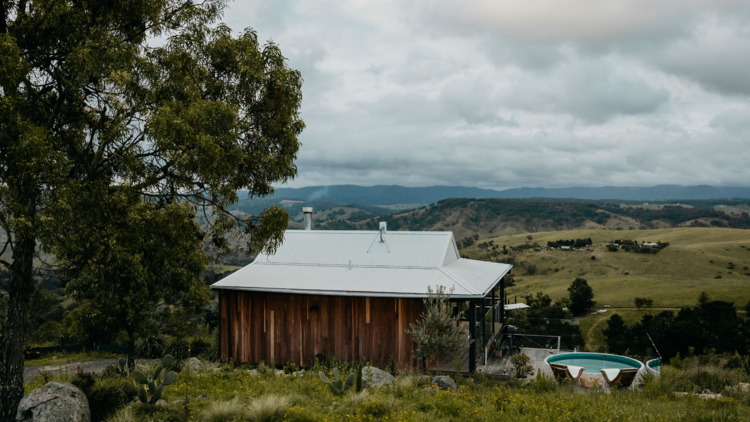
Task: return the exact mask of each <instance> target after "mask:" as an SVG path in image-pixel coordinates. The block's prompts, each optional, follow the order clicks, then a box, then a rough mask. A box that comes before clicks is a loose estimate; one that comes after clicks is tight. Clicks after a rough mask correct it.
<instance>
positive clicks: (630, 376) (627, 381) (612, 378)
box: [601, 368, 638, 388]
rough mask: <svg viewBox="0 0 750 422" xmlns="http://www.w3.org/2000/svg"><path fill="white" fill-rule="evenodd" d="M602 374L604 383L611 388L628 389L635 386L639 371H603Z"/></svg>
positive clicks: (631, 369)
mask: <svg viewBox="0 0 750 422" xmlns="http://www.w3.org/2000/svg"><path fill="white" fill-rule="evenodd" d="M601 373H602V377H604V381H606V382H607V384H608V385H609V386H610V387H617V386H622V387H625V388H627V387H630V386H631V385H633V381H635V377H636V375H638V369H636V368H628V369H617V368H612V369H602V370H601Z"/></svg>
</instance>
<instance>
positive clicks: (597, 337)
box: [578, 308, 661, 350]
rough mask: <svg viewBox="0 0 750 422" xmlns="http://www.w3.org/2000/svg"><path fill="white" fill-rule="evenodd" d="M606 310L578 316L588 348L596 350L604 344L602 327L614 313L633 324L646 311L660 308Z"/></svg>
mask: <svg viewBox="0 0 750 422" xmlns="http://www.w3.org/2000/svg"><path fill="white" fill-rule="evenodd" d="M605 309H608V310H607V312H605V313H603V314H596V315H586V316H584V317H581V318H578V320H579V321H580V323H581V333H582V334H583V336H584V338H585V339H586V348H587V349H588V350H597V349H598V348H599V347H600V346H604V345H605V344H606V342H605V340H604V333H603V332H602V330H603V329H605V328H607V320H608V319H609V318H610V317H611V316H612V315H614V314H618V315H620V316H621V317H622V319H623V320H624V321H625V323H626V324H628V325H633V324H635V323H636V322H639V321H640V320H641V317H642V316H643V315H645V314H647V313H658V312H661V310H656V309H646V308H644V309H641V310H637V309H617V308H605Z"/></svg>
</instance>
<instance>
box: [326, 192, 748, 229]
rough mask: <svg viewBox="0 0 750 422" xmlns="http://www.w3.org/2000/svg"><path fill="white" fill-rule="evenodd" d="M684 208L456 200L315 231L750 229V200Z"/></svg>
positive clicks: (331, 223)
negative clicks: (381, 226)
mask: <svg viewBox="0 0 750 422" xmlns="http://www.w3.org/2000/svg"><path fill="white" fill-rule="evenodd" d="M617 202H620V201H617ZM683 202H686V203H681V204H674V203H672V204H670V203H660V204H649V205H646V204H632V203H631V204H624V203H623V204H620V203H612V201H609V202H607V201H578V200H551V199H544V198H534V199H466V198H454V199H446V200H442V201H440V202H438V203H436V204H432V205H429V206H426V207H422V208H419V209H415V210H407V211H403V212H395V213H393V214H390V215H375V214H379V213H380V212H379V210H377V211H378V212H373V214H374V215H372V216H367V215H366V214H365V213H357V214H356V218H352V219H349V218H347V217H345V216H344V215H343V214H340V215H341V216H340V217H339V218H335V219H331V218H328V219H327V221H323V220H320V221H318V222H316V225H315V227H316V228H318V229H320V230H342V229H348V230H374V229H376V228H377V227H378V222H380V221H386V222H388V228H389V230H439V231H446V230H447V231H452V232H453V234H454V235H455V236H456V239H464V238H466V237H470V236H474V235H478V236H480V237H483V238H484V237H496V236H508V235H514V234H522V233H542V232H551V231H563V230H582V229H607V230H636V229H638V230H646V229H662V228H674V227H723V228H740V229H750V214H748V213H746V212H738V210H741V209H744V208H742V207H744V206H746V205H747V204H746V203H745V202H747V201H746V200H725V201H724V202H725V203H724V204H720V203H717V201H683ZM371 208H375V207H371ZM363 211H376V210H370V209H368V210H363ZM339 213H341V212H340V211H339ZM318 218H319V217H318V216H316V219H318Z"/></svg>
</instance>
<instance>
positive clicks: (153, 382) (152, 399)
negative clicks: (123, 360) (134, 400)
mask: <svg viewBox="0 0 750 422" xmlns="http://www.w3.org/2000/svg"><path fill="white" fill-rule="evenodd" d="M173 361H174V358H172V356H170V355H167V356H165V357H164V359H162V361H161V365H159V366H157V367H156V369H155V370H154V373H153V375H149V376H146V375H144V374H143V373H142V372H140V371H133V380H134V381H135V382H136V383H138V384H140V385H141V387H140V388H139V389H138V399H139V400H140V401H141V403H144V404H146V403H148V404H154V403H156V402H157V401H158V400H159V399H160V398H161V395H162V391H163V388H164V387H166V386H168V385H170V384H172V383H173V382H175V381H176V380H177V374H176V373H174V372H172V371H169V368H171V366H172V362H173ZM167 371H169V372H167ZM162 374H164V376H163V377H162Z"/></svg>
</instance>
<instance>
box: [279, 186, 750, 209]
mask: <svg viewBox="0 0 750 422" xmlns="http://www.w3.org/2000/svg"><path fill="white" fill-rule="evenodd" d="M276 197H277V198H281V197H284V198H298V199H300V200H306V201H325V202H332V203H336V204H362V205H389V204H431V203H434V202H437V201H440V200H442V199H448V198H477V199H484V198H556V199H564V198H570V199H588V200H603V199H609V200H624V201H669V200H671V201H683V200H689V199H719V198H750V188H745V187H726V186H708V185H700V186H679V185H658V186H652V187H616V186H604V187H596V188H585V187H570V188H549V189H548V188H513V189H505V190H494V189H482V188H473V187H463V186H429V187H415V188H411V187H404V186H398V185H392V186H385V185H379V186H357V185H332V186H308V187H304V188H279V189H276Z"/></svg>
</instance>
